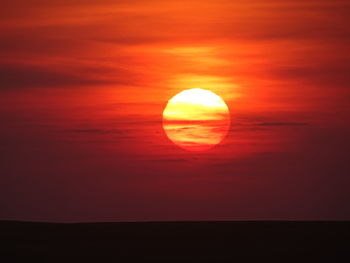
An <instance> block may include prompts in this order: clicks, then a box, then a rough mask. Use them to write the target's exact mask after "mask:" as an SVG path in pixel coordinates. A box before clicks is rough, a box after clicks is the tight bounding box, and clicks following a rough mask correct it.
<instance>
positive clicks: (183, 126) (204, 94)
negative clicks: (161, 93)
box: [163, 89, 230, 151]
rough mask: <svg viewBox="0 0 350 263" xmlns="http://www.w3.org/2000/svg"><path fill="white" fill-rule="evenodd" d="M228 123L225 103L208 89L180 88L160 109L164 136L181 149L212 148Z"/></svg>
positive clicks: (227, 127) (219, 140)
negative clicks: (161, 110) (163, 107)
mask: <svg viewBox="0 0 350 263" xmlns="http://www.w3.org/2000/svg"><path fill="white" fill-rule="evenodd" d="M229 126H230V112H229V109H228V107H227V105H226V103H225V102H224V100H223V99H222V98H220V97H219V96H218V95H216V94H215V93H213V92H211V91H209V90H204V89H188V90H184V91H182V92H180V93H178V94H177V95H175V96H174V97H173V98H171V99H170V100H169V101H168V104H167V106H166V107H165V109H164V112H163V127H164V130H165V133H166V135H167V136H168V138H169V139H170V140H171V141H173V142H174V143H175V144H176V145H178V146H180V147H181V148H183V149H185V150H190V151H203V150H207V149H210V148H212V147H213V146H215V145H217V144H219V143H220V142H221V141H222V140H223V138H224V137H225V136H226V134H227V131H228V129H229Z"/></svg>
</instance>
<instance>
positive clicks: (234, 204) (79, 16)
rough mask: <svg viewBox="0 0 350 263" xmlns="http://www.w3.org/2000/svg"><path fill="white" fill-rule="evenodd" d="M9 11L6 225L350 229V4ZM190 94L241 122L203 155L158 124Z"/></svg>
mask: <svg viewBox="0 0 350 263" xmlns="http://www.w3.org/2000/svg"><path fill="white" fill-rule="evenodd" d="M0 2H1V6H2V7H1V8H0V17H1V23H0V30H1V32H2V33H1V35H0V56H1V58H2V59H1V62H0V83H1V84H0V85H1V87H0V117H1V119H0V127H1V132H0V135H1V139H0V143H1V145H2V149H1V150H0V154H1V155H2V156H4V157H3V158H2V160H1V162H2V165H1V167H2V168H1V170H0V173H1V174H2V176H3V181H4V184H2V185H3V186H2V187H0V192H2V194H1V196H0V197H1V199H2V200H13V203H14V204H15V203H16V204H17V205H13V206H12V205H11V204H10V203H9V201H0V211H2V212H3V213H2V214H3V215H4V217H6V218H27V219H54V220H55V219H57V220H72V219H79V220H99V219H106V220H129V219H130V220H144V219H149V218H151V219H201V218H205V219H240V218H252V219H257V218H281V217H282V218H292V217H294V218H347V219H349V218H350V213H349V211H348V209H347V210H346V211H344V209H345V208H344V207H343V206H344V204H345V202H344V200H348V196H347V197H345V195H346V191H345V189H346V187H345V186H346V185H348V180H347V179H345V177H344V176H345V174H346V172H349V171H350V168H349V167H348V166H346V167H344V163H343V162H344V160H345V159H346V154H347V151H346V150H345V149H346V148H347V147H346V146H349V145H350V144H349V140H348V139H346V138H347V134H348V131H349V130H350V123H349V121H348V119H349V118H348V116H349V113H350V110H349V109H350V108H349V102H350V92H349V83H350V79H349V74H348V72H349V70H350V62H349V56H350V55H349V52H348V46H349V35H350V32H349V28H350V27H349V22H348V17H349V15H350V14H349V7H350V6H349V4H348V1H325V0H318V1H316V0H315V1H311V0H307V1H289V0H288V1H277V0H267V1H261V0H253V1H229V0H226V1H224V0H216V1H206V0H201V1H193V0H189V1H160V0H158V1H156V0H154V1H152V0H151V1H144V0H135V1H126V0H119V1H111V0H101V1H97V0H85V1H83V0H72V1H59V0H52V1H44V0H13V1H0ZM190 88H203V89H208V90H211V91H213V92H215V93H216V94H218V95H220V96H221V97H222V98H223V99H224V100H225V101H226V103H227V105H228V107H229V109H230V111H231V123H232V125H231V129H230V131H229V134H228V136H227V137H226V139H225V141H224V142H223V143H222V144H221V145H219V146H218V147H216V148H214V149H212V150H211V151H208V152H203V153H200V154H198V153H197V154H193V153H188V152H184V151H183V150H182V149H179V148H177V147H176V146H174V145H173V144H172V143H170V142H169V140H168V139H167V138H166V136H165V133H164V131H163V129H162V123H161V121H162V112H163V109H164V107H165V105H166V103H167V101H168V100H169V99H170V98H171V97H173V96H174V95H175V94H177V93H179V92H181V91H182V90H184V89H190ZM323 144H324V147H321V145H323ZM314 158H315V159H314ZM306 160H308V161H306ZM179 163H180V164H182V165H179ZM319 163H323V166H321V167H319V165H318V164H319ZM298 164H299V165H298ZM274 165H277V167H275V166H274ZM339 166H342V167H344V171H338V170H337V169H338V167H339ZM137 167H138V168H137ZM272 167H274V168H272ZM145 171H147V172H145ZM335 171H337V172H336V174H337V175H336V177H335V178H332V177H331V175H333V174H334V173H335ZM319 174H321V175H320V176H318V175H319ZM214 175H215V176H214ZM282 175H284V176H285V178H281V177H280V176H282ZM49 176H52V178H48V177H49ZM146 178H147V179H146ZM263 178H265V179H263ZM329 178H332V179H329ZM329 180H330V181H329ZM28 182H31V184H32V185H30V186H28ZM34 182H36V183H34ZM96 182H98V183H96ZM283 182H288V184H289V185H290V186H291V189H292V193H290V194H288V193H286V192H288V191H286V186H285V185H284V184H283ZM329 182H331V183H329ZM170 186H173V187H172V188H171V187H170ZM209 186H212V187H209ZM169 187H170V188H171V189H169ZM330 187H331V188H330ZM316 188H317V189H319V190H317V191H318V192H316ZM43 189H45V190H43ZM86 189H90V192H89V191H87V190H86ZM165 189H167V190H165ZM194 189H195V190H194ZM18 191H21V192H23V196H21V195H19V194H18ZM266 191H267V192H268V193H267V192H266ZM53 193H55V194H53ZM91 193H94V194H91ZM90 194H91V195H90ZM61 195H62V196H66V198H67V200H66V199H65V198H63V197H62V196H61ZM68 196H69V198H68ZM180 196H181V197H180ZM280 196H282V197H280ZM59 197H61V198H59ZM25 198H27V199H26V200H29V201H24V200H25ZM50 198H51V199H52V200H51V199H50ZM278 198H280V199H279V201H276V199H278ZM68 199H69V200H72V201H71V203H67V202H68ZM125 199H126V200H129V203H128V204H125V203H123V202H122V200H125ZM141 199H142V201H140V200H141ZM159 199H161V200H163V201H162V202H160V203H159V201H158V200H159ZM305 199H307V200H309V201H306V204H305V207H304V208H300V202H302V200H305ZM43 200H51V201H52V203H53V204H56V205H58V206H60V207H62V209H61V210H62V211H61V210H60V211H61V212H62V213H61V214H60V215H57V214H56V212H55V211H54V210H52V208H50V205H49V204H50V203H49V202H48V201H43ZM238 200H241V203H240V202H239V201H238ZM254 200H255V201H256V200H261V202H263V204H264V205H265V206H266V207H267V208H266V209H267V211H261V210H260V208H259V206H257V205H256V204H255V203H254ZM143 202H144V203H143ZM91 204H92V206H93V207H94V209H93V212H92V213H91V214H89V212H88V208H89V205H91ZM185 204H188V205H187V206H186V205H185ZM198 204H199V207H201V206H203V211H197V212H193V211H192V210H191V205H198ZM205 204H208V208H207V209H206V208H205ZM218 204H222V209H219V208H218ZM144 205H148V206H150V210H149V211H147V210H145V209H144ZM36 206H38V207H42V211H43V212H42V214H35V213H33V212H31V211H32V209H33V207H36ZM169 206H176V209H174V210H172V211H169V210H167V207H169ZM281 206H282V207H283V208H281ZM64 207H65V208H64ZM77 207H81V209H80V210H79V209H78V211H80V212H76V208H77ZM287 207H289V208H290V209H289V210H288V209H287ZM232 210H234V211H237V212H235V213H234V212H232ZM98 211H104V213H105V217H104V218H101V217H99V216H100V214H99V212H98ZM116 211H122V212H120V213H119V212H116ZM339 211H343V212H339ZM0 214H1V213H0Z"/></svg>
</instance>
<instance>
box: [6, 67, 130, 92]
mask: <svg viewBox="0 0 350 263" xmlns="http://www.w3.org/2000/svg"><path fill="white" fill-rule="evenodd" d="M64 67H65V65H64V64H62V65H60V66H59V67H57V66H56V67H50V66H49V67H45V66H44V65H43V66H38V65H26V64H23V65H22V64H0V82H1V88H0V89H13V88H43V87H44V88H58V87H81V86H91V85H106V84H130V82H131V79H132V78H128V77H126V78H125V76H130V75H131V74H130V72H128V71H127V70H122V69H111V68H106V67H103V66H86V65H80V66H75V67H72V66H71V65H69V64H67V65H66V68H64ZM112 70H113V71H114V73H115V75H116V78H114V79H104V78H103V77H99V76H98V75H97V74H96V73H101V71H102V72H105V73H110V72H111V71H112ZM101 75H102V74H101ZM102 76H103V75H102Z"/></svg>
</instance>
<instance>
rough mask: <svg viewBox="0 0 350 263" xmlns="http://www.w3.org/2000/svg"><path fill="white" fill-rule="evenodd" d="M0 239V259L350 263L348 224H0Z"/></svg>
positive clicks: (8, 260)
mask: <svg viewBox="0 0 350 263" xmlns="http://www.w3.org/2000/svg"><path fill="white" fill-rule="evenodd" d="M0 242H1V247H0V262H14V261H15V260H17V259H23V262H24V260H27V259H45V261H47V262H66V261H75V262H80V261H91V260H94V261H96V262H109V261H110V260H109V259H110V258H112V259H113V261H112V262H164V263H166V262H247V261H249V262H262V261H263V260H264V261H263V262H266V259H267V260H270V261H271V260H274V261H276V260H277V261H278V262H324V260H326V261H325V262H350V261H349V260H348V259H349V258H350V256H349V255H350V222H154V223H152V222H149V223H83V224H56V223H29V222H9V221H3V222H1V221H0ZM344 256H345V257H347V259H344V258H343V259H341V258H342V257H344ZM2 259H6V261H4V260H2Z"/></svg>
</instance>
